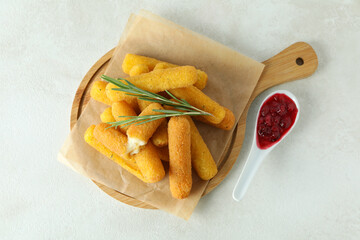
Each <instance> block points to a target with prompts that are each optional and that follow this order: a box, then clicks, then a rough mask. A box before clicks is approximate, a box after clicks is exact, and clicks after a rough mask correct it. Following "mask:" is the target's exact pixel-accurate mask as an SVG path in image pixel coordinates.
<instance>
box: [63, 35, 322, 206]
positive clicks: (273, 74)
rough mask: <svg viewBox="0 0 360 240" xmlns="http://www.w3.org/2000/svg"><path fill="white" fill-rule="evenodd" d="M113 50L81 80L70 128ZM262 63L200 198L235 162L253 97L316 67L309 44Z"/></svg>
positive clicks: (300, 44)
mask: <svg viewBox="0 0 360 240" xmlns="http://www.w3.org/2000/svg"><path fill="white" fill-rule="evenodd" d="M114 50H115V49H112V50H110V51H109V52H107V53H106V54H105V55H104V56H103V57H101V58H100V59H99V60H98V61H97V62H96V63H95V64H94V65H93V66H92V67H91V69H90V70H89V71H88V72H87V74H86V75H85V77H84V79H83V80H82V81H81V83H80V86H79V88H78V89H77V91H76V95H75V98H74V101H73V105H72V109H71V118H70V128H72V127H73V126H74V125H75V123H76V122H77V119H78V118H79V116H80V115H81V113H82V111H83V109H84V108H85V106H86V104H87V103H88V101H89V99H90V89H91V85H92V83H93V82H94V81H96V80H100V76H101V75H102V74H104V72H105V70H106V68H107V66H108V64H109V61H110V59H111V57H112V55H113V52H114ZM299 58H301V59H302V62H303V63H302V64H301V65H299V64H297V63H296V61H297V60H298V59H299ZM298 62H299V61H298ZM263 63H264V64H265V68H264V71H263V74H262V75H261V78H260V79H259V81H258V84H257V85H256V87H255V89H254V92H253V94H252V96H251V97H250V100H249V102H248V104H247V106H246V108H245V110H244V112H243V114H242V115H241V117H240V119H239V122H238V125H237V126H236V128H235V130H234V133H233V135H232V139H231V141H229V144H228V145H227V147H226V151H225V154H224V155H223V157H222V159H221V160H220V162H219V164H218V170H219V171H218V173H217V175H216V176H215V177H214V178H213V179H211V180H210V181H209V183H208V185H207V187H206V189H205V191H204V193H203V196H204V195H206V194H208V193H209V192H211V191H212V190H213V189H214V188H215V187H216V186H218V185H219V184H220V182H222V180H223V179H224V178H225V177H226V175H227V174H228V173H229V172H230V170H231V168H232V167H233V165H234V163H235V162H236V159H237V156H238V155H239V153H240V150H241V146H242V143H243V140H244V136H245V127H246V117H247V112H248V110H249V107H250V105H251V103H252V101H253V100H254V99H255V97H256V96H257V95H259V94H260V93H261V92H262V91H264V90H266V89H267V88H269V87H272V86H275V85H278V84H281V83H284V82H288V81H292V80H296V79H300V78H305V77H308V76H310V75H311V74H313V73H314V72H315V70H316V68H317V65H318V62H317V56H316V53H315V51H314V50H313V49H312V47H311V46H310V45H309V44H307V43H304V42H298V43H295V44H293V45H291V46H290V47H288V48H286V49H285V50H283V51H282V52H280V53H279V54H277V55H276V56H274V57H272V58H270V59H268V60H266V61H264V62H263ZM93 182H94V183H95V184H96V185H97V186H98V187H99V188H100V189H101V190H103V191H104V192H105V193H107V194H108V195H110V196H111V197H113V198H115V199H117V200H119V201H121V202H123V203H126V204H129V205H132V206H135V207H140V208H148V209H156V208H155V207H153V206H151V205H149V204H146V203H144V202H141V201H139V200H137V199H134V198H132V197H130V196H127V195H125V194H122V193H120V192H118V191H116V190H114V189H112V188H109V187H107V186H105V185H103V184H100V183H98V182H96V181H93Z"/></svg>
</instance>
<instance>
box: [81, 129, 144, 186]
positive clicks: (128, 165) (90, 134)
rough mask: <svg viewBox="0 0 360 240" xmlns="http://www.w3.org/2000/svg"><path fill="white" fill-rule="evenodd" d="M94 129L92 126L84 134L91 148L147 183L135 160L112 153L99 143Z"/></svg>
mask: <svg viewBox="0 0 360 240" xmlns="http://www.w3.org/2000/svg"><path fill="white" fill-rule="evenodd" d="M94 129H95V125H91V126H90V127H89V128H88V129H87V130H86V132H85V134H84V139H85V141H86V142H87V143H88V144H89V145H90V146H92V147H93V148H95V149H96V150H97V151H98V152H100V153H101V154H103V155H105V156H106V157H108V158H110V159H111V160H112V161H114V162H116V163H117V164H119V165H120V166H121V167H122V168H124V169H125V170H127V171H128V172H130V173H131V174H133V175H134V176H135V177H137V178H139V179H140V180H142V181H144V182H147V181H146V180H145V178H144V176H143V175H142V173H141V172H140V170H139V167H138V166H137V165H136V162H135V160H134V159H127V160H126V159H124V158H122V157H120V156H119V155H117V154H116V153H114V152H112V151H111V150H109V149H108V148H107V147H105V145H104V144H102V143H101V142H99V141H98V140H97V139H96V138H95V137H94Z"/></svg>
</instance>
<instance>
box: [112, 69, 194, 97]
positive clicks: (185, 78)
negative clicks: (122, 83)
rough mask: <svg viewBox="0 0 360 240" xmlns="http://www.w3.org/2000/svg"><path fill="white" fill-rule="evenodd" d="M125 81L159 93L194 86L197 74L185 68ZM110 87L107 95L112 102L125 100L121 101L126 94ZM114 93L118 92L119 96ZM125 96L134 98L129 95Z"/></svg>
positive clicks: (167, 70)
mask: <svg viewBox="0 0 360 240" xmlns="http://www.w3.org/2000/svg"><path fill="white" fill-rule="evenodd" d="M125 79H126V80H128V81H129V82H131V83H132V84H134V85H135V86H137V87H138V88H141V89H143V90H146V91H149V92H153V93H158V92H161V91H165V90H168V89H174V88H181V87H187V86H191V85H193V84H194V83H195V82H196V81H197V73H196V69H195V68H194V67H192V66H183V67H176V68H168V69H159V70H155V71H152V72H149V73H143V74H141V75H138V76H133V77H128V78H125ZM109 85H110V87H109V86H107V88H106V90H107V92H106V94H107V96H108V97H109V98H110V99H111V100H112V101H120V100H125V99H120V98H124V96H123V95H125V93H124V92H121V91H116V90H112V88H117V87H116V86H115V85H113V84H111V83H109ZM113 92H116V93H117V94H116V93H113ZM118 92H120V93H122V94H123V95H120V94H119V93H118ZM116 95H120V96H116ZM125 96H128V97H133V96H129V95H125ZM115 97H116V99H115Z"/></svg>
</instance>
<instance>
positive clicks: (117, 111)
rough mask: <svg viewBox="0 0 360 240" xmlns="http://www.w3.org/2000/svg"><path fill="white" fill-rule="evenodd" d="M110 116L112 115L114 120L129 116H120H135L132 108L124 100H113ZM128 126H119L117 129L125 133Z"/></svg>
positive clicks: (124, 118) (121, 119)
mask: <svg viewBox="0 0 360 240" xmlns="http://www.w3.org/2000/svg"><path fill="white" fill-rule="evenodd" d="M111 109H112V116H114V118H115V121H123V120H127V119H129V118H126V117H121V116H136V115H137V114H136V112H135V111H134V109H133V108H132V107H131V106H130V104H128V103H127V102H126V101H120V102H113V104H112V107H111ZM129 127H130V126H129V125H128V126H122V125H120V126H119V129H120V131H121V132H122V133H124V134H126V131H127V130H128V129H129Z"/></svg>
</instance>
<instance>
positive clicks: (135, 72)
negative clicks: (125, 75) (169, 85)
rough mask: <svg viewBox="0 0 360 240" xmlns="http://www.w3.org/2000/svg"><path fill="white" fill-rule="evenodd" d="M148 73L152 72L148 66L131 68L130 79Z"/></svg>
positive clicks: (141, 65) (138, 65) (142, 65)
mask: <svg viewBox="0 0 360 240" xmlns="http://www.w3.org/2000/svg"><path fill="white" fill-rule="evenodd" d="M148 72H150V70H149V68H148V66H147V65H145V64H137V65H135V66H133V67H132V68H131V70H130V72H129V75H130V77H132V76H137V75H140V74H143V73H148Z"/></svg>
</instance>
